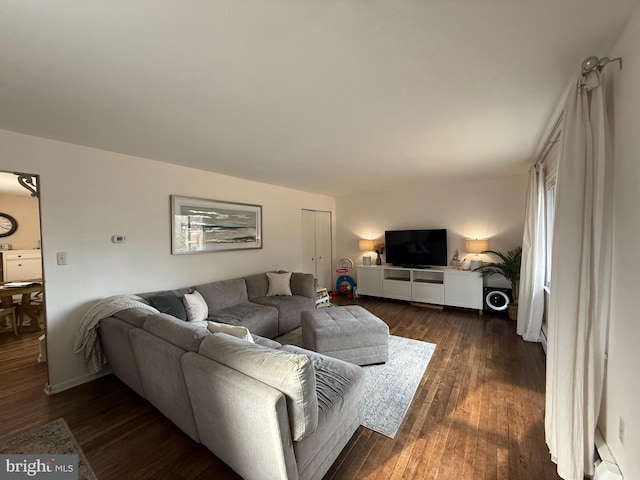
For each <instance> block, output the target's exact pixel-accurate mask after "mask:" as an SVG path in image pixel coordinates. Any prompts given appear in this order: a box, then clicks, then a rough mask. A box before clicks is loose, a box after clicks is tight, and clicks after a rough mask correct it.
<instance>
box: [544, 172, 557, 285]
mask: <svg viewBox="0 0 640 480" xmlns="http://www.w3.org/2000/svg"><path fill="white" fill-rule="evenodd" d="M545 188H546V192H545V212H544V216H545V233H546V245H545V246H546V256H547V258H546V259H545V261H546V265H545V278H544V284H545V286H546V287H549V286H550V284H551V253H552V248H551V247H552V244H553V221H554V218H555V212H556V175H555V172H554V173H553V175H551V176H548V177H547V180H546V185H545Z"/></svg>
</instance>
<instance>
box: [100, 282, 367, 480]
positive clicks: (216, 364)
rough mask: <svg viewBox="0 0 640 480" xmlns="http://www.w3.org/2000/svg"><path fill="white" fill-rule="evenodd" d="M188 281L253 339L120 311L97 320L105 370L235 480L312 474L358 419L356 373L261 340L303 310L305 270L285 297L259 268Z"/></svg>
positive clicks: (214, 311) (219, 317)
mask: <svg viewBox="0 0 640 480" xmlns="http://www.w3.org/2000/svg"><path fill="white" fill-rule="evenodd" d="M194 288H195V289H196V290H198V291H199V292H200V294H201V295H202V296H203V297H204V299H205V301H206V303H207V306H208V307H209V318H210V319H211V320H215V321H217V322H223V323H230V324H234V325H243V326H246V327H248V328H249V330H250V331H251V333H252V337H253V340H254V343H251V342H248V341H246V340H242V339H239V338H236V337H233V336H230V335H227V334H224V333H211V332H210V331H209V330H208V329H207V328H206V324H205V325H203V324H201V323H197V322H186V321H184V320H180V319H178V318H176V317H174V316H172V315H169V314H166V313H156V312H153V311H150V310H147V309H142V308H128V309H125V310H122V311H119V312H117V313H115V314H113V315H112V316H111V317H107V318H104V319H102V320H101V321H100V326H99V336H100V341H101V344H102V348H103V351H104V353H105V355H106V357H107V359H108V360H109V364H110V366H111V369H112V371H113V373H114V374H115V375H116V376H117V377H118V378H120V379H121V380H122V381H123V382H124V383H125V384H127V385H128V386H129V387H130V388H132V389H133V390H135V391H136V392H137V393H138V394H139V395H141V396H142V397H144V398H145V399H147V400H148V401H149V402H151V403H152V404H153V405H154V406H155V407H156V408H157V409H158V410H160V411H161V412H162V413H163V414H164V415H165V416H166V417H167V418H169V419H170V420H171V421H172V422H173V423H175V424H176V425H177V426H178V427H179V428H180V429H181V430H182V431H183V432H185V433H186V434H187V435H189V436H190V437H191V438H192V439H193V440H194V441H196V442H200V443H202V444H203V445H205V446H206V447H207V448H209V449H210V450H211V451H212V452H213V453H214V454H215V455H216V456H218V457H219V458H220V459H221V460H222V461H224V462H225V463H226V464H227V465H229V466H230V467H231V468H232V469H233V470H235V471H236V472H237V473H238V474H239V475H240V476H242V477H243V478H246V479H260V480H265V479H321V478H322V477H323V476H324V474H325V473H326V472H327V470H328V469H329V467H330V466H331V465H332V464H333V462H334V461H335V459H336V458H337V456H338V455H339V454H340V452H341V451H342V449H343V448H344V446H345V445H346V443H347V442H348V440H349V439H350V438H351V436H352V435H353V433H354V432H355V430H356V429H357V428H358V425H360V423H361V400H362V395H363V379H364V374H363V370H362V369H361V368H360V367H359V366H357V365H354V364H351V363H347V362H343V361H341V360H338V359H334V358H330V357H327V356H324V355H322V354H319V353H315V352H311V351H308V350H304V349H302V348H299V347H295V346H290V345H285V346H282V345H281V344H280V343H278V342H277V341H274V340H272V339H270V338H266V337H275V336H277V335H279V334H282V333H285V332H287V331H289V330H291V329H293V328H295V327H297V326H298V325H300V313H301V311H304V310H305V309H309V308H313V297H314V294H315V288H314V282H313V276H311V275H305V274H295V273H294V274H292V277H291V293H292V294H293V295H290V296H286V297H285V296H283V297H272V296H267V295H266V293H267V288H268V280H267V278H266V274H258V275H252V276H249V277H245V278H243V279H233V280H226V281H222V282H212V283H210V284H205V285H198V286H196V287H194ZM192 290H193V288H190V289H181V290H177V291H174V292H172V293H174V294H175V295H176V296H177V297H179V296H180V295H183V294H184V293H188V292H190V291H192ZM151 295H152V294H144V295H142V296H143V297H147V298H148V297H150V296H151Z"/></svg>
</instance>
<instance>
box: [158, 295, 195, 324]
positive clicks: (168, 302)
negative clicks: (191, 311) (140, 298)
mask: <svg viewBox="0 0 640 480" xmlns="http://www.w3.org/2000/svg"><path fill="white" fill-rule="evenodd" d="M148 300H149V303H150V304H151V305H153V306H154V307H156V309H157V310H158V311H159V312H160V313H166V314H168V315H173V316H174V317H176V318H179V319H180V320H187V311H186V310H185V308H184V304H183V303H182V301H181V300H180V299H179V298H178V297H177V295H176V294H175V293H173V292H166V293H161V294H159V295H152V296H151V297H149V298H148Z"/></svg>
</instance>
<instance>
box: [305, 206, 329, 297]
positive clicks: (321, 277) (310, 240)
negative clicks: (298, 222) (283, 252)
mask: <svg viewBox="0 0 640 480" xmlns="http://www.w3.org/2000/svg"><path fill="white" fill-rule="evenodd" d="M331 262H332V243H331V212H324V211H316V210H302V269H303V271H304V272H306V273H313V275H314V276H315V277H316V279H317V280H318V287H326V288H329V289H331V288H332V281H333V274H332V263H331Z"/></svg>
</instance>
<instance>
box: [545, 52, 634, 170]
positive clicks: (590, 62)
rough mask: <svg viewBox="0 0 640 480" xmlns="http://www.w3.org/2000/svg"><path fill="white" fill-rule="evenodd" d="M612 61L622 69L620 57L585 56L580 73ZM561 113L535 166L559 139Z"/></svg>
mask: <svg viewBox="0 0 640 480" xmlns="http://www.w3.org/2000/svg"><path fill="white" fill-rule="evenodd" d="M614 62H618V68H619V69H620V70H622V57H616V58H609V57H602V58H598V57H596V56H595V55H594V56H591V57H587V58H585V59H584V61H583V62H582V71H581V75H582V76H585V75H587V74H588V73H590V72H593V71H595V70H597V71H602V69H603V68H604V67H606V66H607V65H609V64H610V63H614ZM563 114H564V112H563V111H561V112H560V114H559V115H558V118H557V119H556V122H555V123H554V125H553V128H552V129H551V132H550V133H549V136H548V137H547V140H546V141H545V142H544V145H543V146H542V150H541V151H540V155H539V156H538V160H537V161H536V163H535V166H536V167H537V166H538V165H540V164H541V163H542V162H544V160H545V158H546V157H547V155H548V154H549V150H551V147H553V145H554V144H556V143H557V142H558V141H559V139H560V134H561V133H562V128H561V124H562V117H563Z"/></svg>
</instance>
